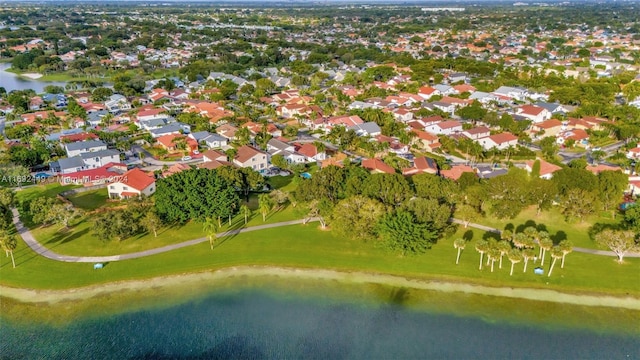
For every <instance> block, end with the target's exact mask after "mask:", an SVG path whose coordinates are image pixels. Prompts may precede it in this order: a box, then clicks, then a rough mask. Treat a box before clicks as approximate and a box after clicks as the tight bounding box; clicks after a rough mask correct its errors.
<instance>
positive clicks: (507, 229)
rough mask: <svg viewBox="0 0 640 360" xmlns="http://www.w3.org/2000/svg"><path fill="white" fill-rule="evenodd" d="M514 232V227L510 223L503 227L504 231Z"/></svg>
mask: <svg viewBox="0 0 640 360" xmlns="http://www.w3.org/2000/svg"><path fill="white" fill-rule="evenodd" d="M515 230H516V227H515V225H513V224H512V223H508V224H507V225H505V226H504V231H511V232H514V231H515Z"/></svg>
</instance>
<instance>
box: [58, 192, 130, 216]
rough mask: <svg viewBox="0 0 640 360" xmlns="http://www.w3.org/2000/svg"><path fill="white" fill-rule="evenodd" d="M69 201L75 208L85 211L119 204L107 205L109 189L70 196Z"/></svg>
mask: <svg viewBox="0 0 640 360" xmlns="http://www.w3.org/2000/svg"><path fill="white" fill-rule="evenodd" d="M67 199H69V201H71V203H72V204H73V206H75V207H77V208H80V209H83V210H89V211H90V210H95V209H98V208H100V207H103V206H113V205H114V204H115V205H117V204H119V203H117V202H115V203H114V202H112V203H107V200H108V199H109V193H108V191H107V188H103V189H96V190H91V191H87V192H83V193H79V194H75V195H71V196H68V197H67Z"/></svg>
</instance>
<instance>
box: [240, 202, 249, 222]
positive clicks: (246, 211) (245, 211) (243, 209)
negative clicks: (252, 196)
mask: <svg viewBox="0 0 640 360" xmlns="http://www.w3.org/2000/svg"><path fill="white" fill-rule="evenodd" d="M240 212H241V213H242V214H243V215H244V224H245V225H247V219H248V218H249V215H250V214H251V209H249V207H248V206H247V205H242V206H240Z"/></svg>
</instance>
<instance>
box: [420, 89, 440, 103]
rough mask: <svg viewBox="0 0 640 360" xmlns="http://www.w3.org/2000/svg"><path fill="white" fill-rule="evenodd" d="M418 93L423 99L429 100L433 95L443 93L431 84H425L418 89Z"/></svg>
mask: <svg viewBox="0 0 640 360" xmlns="http://www.w3.org/2000/svg"><path fill="white" fill-rule="evenodd" d="M418 95H420V96H421V97H422V98H423V99H425V100H429V99H430V98H431V97H432V96H436V95H442V94H441V93H440V91H438V90H437V89H435V88H433V87H431V86H423V87H421V88H420V89H418Z"/></svg>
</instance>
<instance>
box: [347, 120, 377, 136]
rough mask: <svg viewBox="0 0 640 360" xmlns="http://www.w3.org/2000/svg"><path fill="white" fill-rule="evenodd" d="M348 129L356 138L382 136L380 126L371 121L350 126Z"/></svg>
mask: <svg viewBox="0 0 640 360" xmlns="http://www.w3.org/2000/svg"><path fill="white" fill-rule="evenodd" d="M349 129H350V130H353V131H355V132H356V134H357V135H358V136H378V135H380V134H382V129H380V126H378V124H376V123H375V122H372V121H370V122H366V123H363V124H356V125H353V126H350V127H349Z"/></svg>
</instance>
